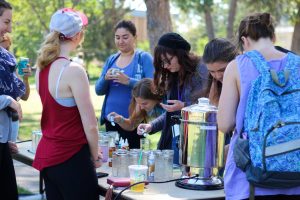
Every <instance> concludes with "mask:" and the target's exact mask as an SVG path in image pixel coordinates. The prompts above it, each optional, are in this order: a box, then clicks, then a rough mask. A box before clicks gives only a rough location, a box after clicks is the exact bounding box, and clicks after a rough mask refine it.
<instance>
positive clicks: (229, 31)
mask: <svg viewBox="0 0 300 200" xmlns="http://www.w3.org/2000/svg"><path fill="white" fill-rule="evenodd" d="M236 8H237V0H230V7H229V13H228V20H227V21H228V24H227V28H226V29H227V39H229V40H232V39H233V37H234V34H233V24H234V19H235V15H236Z"/></svg>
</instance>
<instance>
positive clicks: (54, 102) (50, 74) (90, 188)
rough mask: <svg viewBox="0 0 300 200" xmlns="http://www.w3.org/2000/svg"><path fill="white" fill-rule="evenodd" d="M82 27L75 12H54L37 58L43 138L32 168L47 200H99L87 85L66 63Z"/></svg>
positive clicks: (92, 114) (94, 130) (80, 69)
mask: <svg viewBox="0 0 300 200" xmlns="http://www.w3.org/2000/svg"><path fill="white" fill-rule="evenodd" d="M87 24H88V19H87V17H86V16H85V15H84V14H83V13H81V12H78V11H75V10H73V9H70V8H64V9H61V10H58V11H57V12H55V13H54V14H53V15H52V17H51V21H50V27H49V28H50V30H51V32H50V33H49V34H48V35H47V37H46V39H45V41H44V43H43V44H42V46H41V49H40V50H39V55H38V58H37V63H36V65H37V67H38V71H37V74H36V83H37V89H38V92H39V95H40V98H41V101H42V105H43V111H42V119H41V129H42V133H43V137H42V139H41V141H40V143H39V145H38V147H37V151H36V155H35V159H34V162H33V166H34V167H35V168H36V169H38V170H40V171H41V173H42V176H43V178H44V180H45V189H46V196H47V199H48V200H51V199H53V200H59V199H69V200H74V199H75V200H77V199H78V200H82V199H95V200H96V199H99V194H98V180H97V176H96V170H95V168H97V167H100V165H101V157H100V155H98V152H99V151H98V127H97V120H96V116H95V112H94V109H93V106H92V102H91V98H90V93H89V82H88V78H87V74H86V72H85V70H84V68H83V66H81V65H79V64H77V63H75V62H72V61H71V60H70V59H69V57H70V53H71V52H72V51H74V50H75V49H76V47H77V46H78V45H79V44H80V43H81V42H82V40H83V37H84V29H85V27H86V26H87Z"/></svg>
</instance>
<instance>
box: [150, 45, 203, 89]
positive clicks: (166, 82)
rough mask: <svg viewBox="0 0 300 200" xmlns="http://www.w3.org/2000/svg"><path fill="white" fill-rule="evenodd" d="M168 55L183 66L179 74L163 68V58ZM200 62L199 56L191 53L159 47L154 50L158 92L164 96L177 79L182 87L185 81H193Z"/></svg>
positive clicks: (155, 79) (155, 78) (155, 81)
mask: <svg viewBox="0 0 300 200" xmlns="http://www.w3.org/2000/svg"><path fill="white" fill-rule="evenodd" d="M167 54H169V55H171V56H176V57H177V59H178V64H179V65H180V66H181V68H180V71H179V72H178V73H171V72H169V71H168V70H167V69H165V68H163V67H162V66H163V62H162V59H161V56H164V57H167V56H166V55H167ZM200 60H201V59H200V57H199V56H196V55H195V54H193V53H191V52H189V51H186V50H183V49H171V48H168V47H165V46H160V45H157V46H156V47H155V49H154V67H155V73H154V85H155V86H156V88H157V92H158V93H159V94H161V95H164V94H165V93H166V91H168V90H169V89H170V88H171V85H172V84H173V83H174V81H175V79H177V78H178V81H179V86H180V87H182V86H183V84H184V82H185V81H189V80H191V78H192V76H193V74H194V73H195V72H196V71H197V67H198V65H199V63H200Z"/></svg>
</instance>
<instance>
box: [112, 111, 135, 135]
mask: <svg viewBox="0 0 300 200" xmlns="http://www.w3.org/2000/svg"><path fill="white" fill-rule="evenodd" d="M107 116H108V118H109V117H113V119H114V121H113V122H112V125H113V123H117V124H118V125H119V126H120V127H121V128H122V129H124V130H127V131H133V130H134V129H135V128H136V126H135V124H134V123H133V121H132V120H131V119H130V118H125V117H123V116H122V115H119V114H118V113H115V112H111V113H109V114H108V115H107ZM108 120H110V119H108Z"/></svg>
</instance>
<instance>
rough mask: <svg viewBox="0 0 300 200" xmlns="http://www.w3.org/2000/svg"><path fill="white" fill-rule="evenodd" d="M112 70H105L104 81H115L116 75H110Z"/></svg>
mask: <svg viewBox="0 0 300 200" xmlns="http://www.w3.org/2000/svg"><path fill="white" fill-rule="evenodd" d="M112 70H113V68H110V69H109V70H107V72H106V74H105V80H108V81H111V80H115V79H116V75H115V74H113V73H112Z"/></svg>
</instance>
